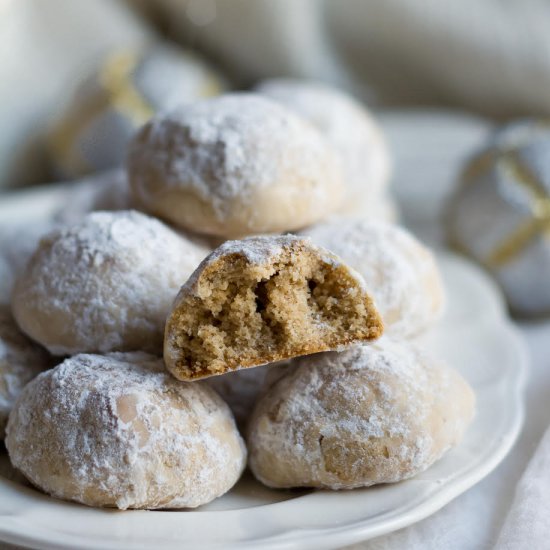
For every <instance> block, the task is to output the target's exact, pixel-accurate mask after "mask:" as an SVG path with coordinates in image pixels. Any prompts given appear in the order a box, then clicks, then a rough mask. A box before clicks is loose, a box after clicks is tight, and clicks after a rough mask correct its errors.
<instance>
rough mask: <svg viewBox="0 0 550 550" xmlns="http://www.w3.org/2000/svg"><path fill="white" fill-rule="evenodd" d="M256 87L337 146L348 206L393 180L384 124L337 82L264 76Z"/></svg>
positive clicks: (357, 205) (374, 195)
mask: <svg viewBox="0 0 550 550" xmlns="http://www.w3.org/2000/svg"><path fill="white" fill-rule="evenodd" d="M256 91H257V92H258V93H260V94H262V95H265V96H266V97H269V98H270V99H273V100H274V101H277V102H279V103H281V104H282V105H284V106H285V107H287V108H289V109H291V110H292V111H294V112H296V114H298V115H300V116H302V117H304V118H305V119H306V120H308V121H309V122H311V123H312V124H313V125H314V126H315V127H316V128H317V129H318V130H320V131H321V133H322V134H323V135H324V136H325V137H326V138H327V140H328V141H329V142H330V143H331V145H333V147H334V148H335V149H336V150H337V151H338V154H339V156H340V159H341V161H342V166H343V170H344V177H345V184H346V200H345V202H344V206H345V210H346V211H347V212H350V211H353V212H358V211H359V210H361V209H362V208H361V207H362V206H363V205H364V206H365V207H366V208H368V205H369V204H370V203H371V202H377V201H378V197H379V196H380V194H381V192H382V191H383V190H384V189H385V187H386V186H387V184H388V182H389V177H390V171H391V170H390V157H389V151H388V147H387V145H386V142H385V140H384V136H383V134H382V130H381V128H380V127H379V126H378V124H377V123H376V121H375V120H374V118H373V117H372V116H371V115H370V113H369V112H368V111H367V109H366V108H365V107H364V106H363V105H361V104H360V103H359V102H357V101H356V100H354V99H353V98H352V97H351V96H349V95H347V94H345V93H344V92H342V91H340V90H338V89H336V88H332V87H330V86H328V85H326V84H322V83H320V82H315V81H308V80H299V79H290V78H277V79H271V80H265V81H263V82H261V83H260V84H259V85H258V86H257V87H256Z"/></svg>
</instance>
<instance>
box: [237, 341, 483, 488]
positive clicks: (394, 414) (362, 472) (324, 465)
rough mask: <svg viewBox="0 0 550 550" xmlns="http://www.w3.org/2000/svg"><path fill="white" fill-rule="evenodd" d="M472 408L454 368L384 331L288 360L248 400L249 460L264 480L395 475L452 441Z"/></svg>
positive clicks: (403, 475) (312, 481)
mask: <svg viewBox="0 0 550 550" xmlns="http://www.w3.org/2000/svg"><path fill="white" fill-rule="evenodd" d="M473 412H474V396H473V393H472V390H471V389H470V387H469V386H468V385H467V383H466V382H465V381H464V380H463V379H462V378H461V377H460V375H459V374H458V373H456V372H455V371H453V370H452V369H450V368H449V367H447V366H446V365H445V364H443V363H442V362H440V361H437V360H434V359H433V358H431V357H430V356H429V355H427V354H426V353H424V352H423V351H421V350H420V349H419V348H417V347H415V346H413V345H411V344H408V343H397V342H393V341H391V340H388V339H386V338H382V339H381V340H379V341H377V342H376V343H374V344H371V345H361V346H356V347H354V348H351V349H349V350H347V351H344V352H342V353H337V352H329V353H325V354H317V355H312V356H308V357H303V358H300V359H297V360H294V361H293V362H292V363H291V365H290V366H289V368H288V369H287V374H286V375H285V376H284V377H282V378H280V379H279V380H278V381H277V382H276V383H275V384H274V385H273V386H272V387H271V388H270V389H269V391H268V393H267V394H266V395H264V396H263V397H262V399H261V400H260V401H259V403H258V404H257V406H256V409H255V411H254V414H253V416H252V419H251V423H250V426H249V434H248V443H249V453H250V460H249V464H250V467H251V469H252V471H253V472H254V474H255V475H256V477H257V478H258V479H260V480H261V481H262V482H263V483H265V484H267V485H269V486H272V487H303V486H312V487H328V488H331V489H350V488H355V487H362V486H369V485H373V484H376V483H388V482H396V481H400V480H402V479H407V478H409V477H412V476H414V475H416V474H417V473H419V472H421V471H423V470H425V469H426V468H428V467H429V466H430V465H431V464H433V462H435V461H436V460H437V459H439V458H440V457H441V456H442V455H443V454H444V453H445V452H446V451H447V450H448V449H449V448H450V447H452V446H454V445H456V444H457V443H458V442H459V441H460V440H461V438H462V435H463V433H464V431H465V429H466V427H467V425H468V424H469V422H470V420H471V419H472V417H473Z"/></svg>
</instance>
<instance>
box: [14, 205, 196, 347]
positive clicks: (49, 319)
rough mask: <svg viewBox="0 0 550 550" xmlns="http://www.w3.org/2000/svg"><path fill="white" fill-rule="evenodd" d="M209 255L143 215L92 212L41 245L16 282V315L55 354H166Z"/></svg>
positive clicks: (45, 239) (52, 234)
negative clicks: (172, 314) (173, 319)
mask: <svg viewBox="0 0 550 550" xmlns="http://www.w3.org/2000/svg"><path fill="white" fill-rule="evenodd" d="M205 254H206V252H205V251H203V250H202V249H201V248H199V247H198V246H196V245H195V244H193V243H191V242H189V241H187V240H185V239H184V238H183V237H180V236H179V235H177V234H176V233H174V232H173V231H172V230H171V229H169V228H168V227H166V226H165V225H164V224H162V223H161V222H159V221H158V220H155V219H153V218H150V217H148V216H145V215H144V214H140V213H138V212H134V211H121V212H94V213H92V214H89V215H87V216H86V217H85V218H84V219H83V220H82V221H81V222H80V223H78V224H75V225H72V226H69V227H65V228H60V229H57V230H55V231H53V232H52V233H50V234H48V235H47V236H46V237H44V238H43V239H42V240H41V241H40V245H39V247H38V249H37V251H36V252H35V253H34V255H33V256H32V258H31V260H30V262H29V264H28V265H27V267H26V270H25V271H24V272H23V274H22V275H21V276H20V277H19V278H18V280H17V283H16V286H15V288H14V293H13V312H14V315H15V318H16V320H17V322H18V324H19V326H20V327H21V328H22V330H23V331H24V332H25V333H27V334H28V335H29V336H31V338H33V339H34V340H36V341H37V342H40V343H41V344H42V345H44V346H45V347H46V348H47V349H48V350H49V351H50V352H51V353H53V354H55V355H69V354H75V353H80V352H101V353H105V352H108V351H133V350H145V351H150V352H153V353H159V354H160V352H161V349H162V334H163V329H164V323H165V320H166V315H167V313H168V311H169V310H170V306H171V303H172V300H173V299H174V297H175V295H176V294H177V291H178V289H179V287H180V286H181V284H182V283H183V282H185V281H186V280H187V278H188V277H189V275H190V274H191V273H192V272H193V270H194V269H195V267H196V266H197V265H198V264H199V263H200V260H201V259H202V258H203V257H204V255H205Z"/></svg>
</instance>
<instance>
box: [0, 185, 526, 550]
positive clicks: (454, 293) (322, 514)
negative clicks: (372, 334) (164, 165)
mask: <svg viewBox="0 0 550 550" xmlns="http://www.w3.org/2000/svg"><path fill="white" fill-rule="evenodd" d="M57 200H59V190H55V191H54V192H53V193H50V192H48V191H40V192H39V193H30V194H28V193H27V194H25V195H24V196H23V197H21V196H18V197H13V198H11V199H7V198H3V199H2V198H0V221H9V222H12V223H13V222H18V221H24V220H26V219H33V220H37V219H40V218H43V217H45V216H47V215H49V213H50V212H51V211H52V209H53V207H54V206H55V203H56V201H57ZM439 260H440V263H441V267H442V270H443V275H444V279H445V283H446V286H447V290H448V295H449V304H448V308H447V313H446V315H445V318H444V319H443V322H442V323H441V325H440V326H439V327H438V328H437V329H436V330H435V331H433V332H432V333H430V334H428V335H426V336H425V337H424V338H423V341H424V343H425V344H426V345H427V346H428V347H430V348H431V349H433V350H434V351H435V352H436V353H437V354H438V355H439V356H442V357H443V358H446V359H447V360H448V361H449V363H450V364H452V365H453V366H454V367H455V368H456V369H458V370H459V371H460V372H461V373H462V374H463V375H464V376H465V377H466V379H467V380H468V381H469V382H470V384H471V385H472V386H473V388H474V390H475V392H476V396H477V415H476V418H475V420H474V422H473V423H472V425H471V427H470V428H469V430H468V431H467V433H466V437H465V439H464V441H463V442H462V444H461V445H460V446H459V447H458V448H456V449H454V450H452V451H451V452H449V453H448V454H447V455H446V456H445V457H444V458H443V459H442V460H440V461H439V462H438V463H436V464H435V465H434V466H433V467H432V468H430V469H429V470H428V471H426V472H424V473H423V474H421V475H419V476H417V477H416V478H414V479H412V480H409V481H405V482H402V483H397V484H392V485H383V486H377V487H372V488H368V489H358V490H354V491H342V492H328V491H296V492H293V491H273V490H269V489H266V488H265V487H262V486H261V485H260V484H258V483H257V482H255V481H254V480H252V479H251V478H250V477H247V476H245V478H244V479H243V480H241V482H240V483H239V484H238V485H237V486H236V487H235V488H234V489H233V491H231V492H230V493H229V494H228V495H225V496H224V497H222V498H220V499H218V500H217V501H215V502H213V503H211V504H209V505H208V506H204V507H202V508H200V509H198V510H193V511H179V512H172V511H158V512H147V511H127V512H120V511H114V510H98V509H92V508H87V507H84V506H80V505H76V504H71V503H67V502H62V501H59V500H55V499H52V498H49V497H47V496H45V495H43V494H41V493H39V492H38V491H36V490H34V489H32V488H30V487H28V486H25V485H24V484H23V483H22V482H21V480H20V479H17V476H16V475H15V474H14V472H13V471H12V470H11V469H10V466H9V461H8V459H7V456H6V455H5V454H4V455H0V540H3V541H5V542H10V543H13V544H20V545H29V546H32V547H37V548H71V549H76V548H89V549H94V550H99V549H107V548H112V549H126V548H128V549H130V548H131V549H141V548H143V549H151V548H155V549H165V548H178V549H185V548H201V550H202V549H217V548H224V549H237V548H239V549H241V548H255V549H256V548H269V549H275V548H277V549H286V548H315V549H322V548H335V547H339V546H343V545H347V544H352V543H354V542H358V541H361V540H366V539H369V538H372V537H375V536H378V535H382V534H384V533H388V532H390V531H394V530H396V529H399V528H402V527H405V526H407V525H410V524H411V523H414V522H416V521H419V520H420V519H422V518H425V517H426V516H428V515H430V514H432V513H434V512H435V511H436V510H438V509H439V508H441V507H442V506H444V505H445V504H446V503H448V502H449V501H450V500H452V499H453V498H455V497H456V496H458V495H459V494H460V493H462V492H464V491H466V490H467V489H468V488H469V487H471V486H472V485H474V484H475V483H477V482H478V481H480V480H481V479H482V478H483V477H485V476H486V475H487V474H488V473H489V472H491V470H493V469H494V468H495V467H496V466H497V465H498V464H499V462H500V461H501V460H502V459H503V458H504V457H505V455H506V454H507V452H508V451H509V449H510V447H511V446H512V444H513V443H514V441H515V439H516V436H517V434H518V432H519V429H520V427H521V423H522V419H523V403H522V399H523V398H522V394H523V385H524V377H525V370H526V363H527V360H526V352H525V349H524V346H523V343H522V341H521V339H520V338H519V336H518V334H517V332H516V330H515V329H514V327H513V326H512V324H511V323H510V322H509V321H508V319H507V317H506V314H505V309H504V305H503V301H502V299H501V297H500V294H499V293H498V291H497V290H496V288H495V287H494V285H493V284H492V283H491V282H490V280H489V279H488V278H487V277H486V276H485V275H484V274H483V273H482V272H481V271H480V270H479V269H478V268H476V267H474V266H473V265H471V264H469V263H468V262H466V261H464V260H462V259H460V258H458V257H456V256H452V255H449V254H447V253H442V254H440V255H439ZM10 478H11V479H14V480H12V481H10Z"/></svg>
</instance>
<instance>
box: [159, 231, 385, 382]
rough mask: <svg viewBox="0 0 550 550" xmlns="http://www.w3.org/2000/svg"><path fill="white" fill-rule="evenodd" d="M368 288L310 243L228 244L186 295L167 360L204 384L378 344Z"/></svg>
mask: <svg viewBox="0 0 550 550" xmlns="http://www.w3.org/2000/svg"><path fill="white" fill-rule="evenodd" d="M382 330H383V328H382V323H381V320H380V317H379V316H378V312H377V311H376V309H375V307H374V306H373V304H372V300H371V298H370V296H369V295H368V293H367V291H366V289H365V286H364V282H363V280H362V279H361V277H360V276H359V275H358V274H357V273H356V272H355V271H353V270H352V269H350V268H348V267H347V266H346V265H345V264H343V263H342V262H341V261H340V260H339V258H337V257H336V256H334V255H333V254H331V253H330V252H328V251H327V250H324V249H321V248H318V247H316V246H314V245H313V244H312V243H311V242H310V241H309V240H308V239H302V238H298V237H294V236H292V235H286V236H279V237H265V236H264V237H251V238H248V239H243V240H242V241H228V242H226V243H224V244H223V245H222V246H220V247H219V248H217V249H216V250H215V251H214V252H213V253H212V254H210V256H208V257H207V258H206V259H205V260H204V261H203V262H202V263H201V265H200V266H199V267H198V268H197V270H196V271H195V272H194V273H193V275H192V276H191V277H190V279H189V280H188V281H187V283H186V284H185V285H184V286H183V287H182V289H181V290H180V292H179V294H178V296H177V298H176V300H175V302H174V305H173V308H172V311H171V313H170V315H169V317H168V320H167V322H166V332H165V340H164V359H165V361H166V366H167V368H168V369H169V370H170V372H172V374H174V376H176V377H177V378H179V379H181V380H188V379H195V378H203V377H206V376H212V375H217V374H223V373H224V372H228V371H232V370H237V369H240V368H246V367H254V366H258V365H262V364H266V363H271V362H274V361H280V360H282V359H287V358H289V357H295V356H297V355H304V354H307V353H315V352H318V351H325V350H329V349H335V348H336V347H338V346H344V345H349V344H352V343H354V342H358V341H363V340H371V339H375V338H378V337H379V336H380V335H381V334H382Z"/></svg>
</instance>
